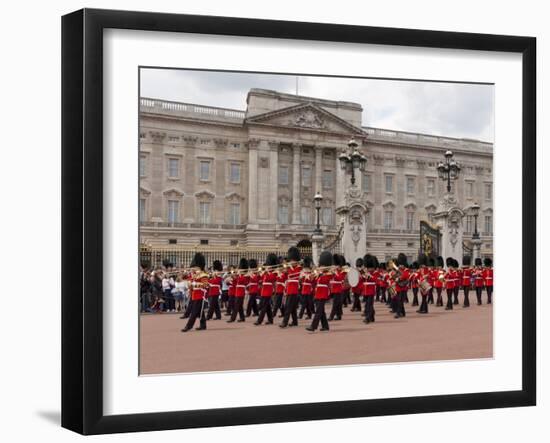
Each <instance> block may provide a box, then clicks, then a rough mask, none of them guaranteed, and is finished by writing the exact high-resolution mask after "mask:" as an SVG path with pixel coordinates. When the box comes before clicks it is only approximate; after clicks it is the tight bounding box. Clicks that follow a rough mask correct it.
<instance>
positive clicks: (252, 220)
mask: <svg viewBox="0 0 550 443" xmlns="http://www.w3.org/2000/svg"><path fill="white" fill-rule="evenodd" d="M257 222H258V150H257V148H256V146H250V147H249V150H248V223H249V224H256V223H257Z"/></svg>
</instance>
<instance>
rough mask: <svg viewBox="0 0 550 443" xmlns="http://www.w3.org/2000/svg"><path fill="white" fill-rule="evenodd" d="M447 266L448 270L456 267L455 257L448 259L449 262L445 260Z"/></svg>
mask: <svg viewBox="0 0 550 443" xmlns="http://www.w3.org/2000/svg"><path fill="white" fill-rule="evenodd" d="M445 264H446V265H447V267H448V268H451V267H454V265H455V259H454V258H453V257H447V260H445Z"/></svg>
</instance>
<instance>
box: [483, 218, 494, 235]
mask: <svg viewBox="0 0 550 443" xmlns="http://www.w3.org/2000/svg"><path fill="white" fill-rule="evenodd" d="M485 232H493V216H492V215H486V216H485Z"/></svg>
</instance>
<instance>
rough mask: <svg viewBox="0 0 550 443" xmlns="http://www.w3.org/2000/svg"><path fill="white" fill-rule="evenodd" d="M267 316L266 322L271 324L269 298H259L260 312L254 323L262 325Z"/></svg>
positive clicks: (271, 313)
mask: <svg viewBox="0 0 550 443" xmlns="http://www.w3.org/2000/svg"><path fill="white" fill-rule="evenodd" d="M266 315H267V322H268V323H273V311H272V310H271V297H260V312H259V314H258V320H256V323H262V322H263V321H264V317H265V316H266Z"/></svg>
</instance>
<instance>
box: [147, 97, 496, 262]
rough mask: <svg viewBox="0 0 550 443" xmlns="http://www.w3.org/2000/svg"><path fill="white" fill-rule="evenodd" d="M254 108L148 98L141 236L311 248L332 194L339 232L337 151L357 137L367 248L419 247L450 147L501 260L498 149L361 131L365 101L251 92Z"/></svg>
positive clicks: (331, 216) (332, 222)
mask: <svg viewBox="0 0 550 443" xmlns="http://www.w3.org/2000/svg"><path fill="white" fill-rule="evenodd" d="M246 104H247V106H246V110H245V111H242V110H234V109H223V108H216V107H209V106H202V105H200V104H191V103H179V102H170V101H165V100H157V99H155V98H145V97H142V98H141V99H140V135H139V137H140V148H139V149H140V153H139V159H140V162H139V174H140V187H139V217H140V241H141V242H142V243H143V244H149V245H158V246H161V245H178V247H179V246H180V245H183V247H197V246H199V245H200V246H202V247H220V248H222V247H223V248H231V247H239V248H240V247H242V248H247V247H249V248H270V247H273V248H279V249H284V248H286V247H288V246H291V245H295V244H300V243H301V244H304V243H307V242H308V241H309V239H310V237H311V234H312V231H313V230H314V229H315V224H316V210H315V209H314V204H313V197H314V195H315V194H316V192H320V193H321V194H322V196H323V200H322V208H321V210H320V222H321V228H322V229H323V232H324V233H325V234H326V235H327V243H334V242H335V241H337V239H338V236H339V220H338V215H337V214H336V209H337V208H338V207H339V206H341V205H342V204H343V200H344V193H345V189H346V186H348V185H349V176H346V175H345V173H344V171H343V170H342V169H341V168H340V166H339V160H338V154H339V153H340V152H341V151H342V150H343V149H346V147H347V144H348V142H349V140H350V139H351V138H354V139H355V140H356V141H357V142H358V143H359V149H360V150H361V152H362V153H364V154H365V155H366V156H367V158H368V163H367V168H366V171H365V173H362V174H360V175H359V177H357V182H358V184H359V186H360V188H361V189H362V191H363V195H364V201H365V203H366V205H367V207H368V209H369V211H368V216H367V217H368V218H367V226H368V237H367V250H368V251H369V252H371V253H373V254H376V255H377V256H378V257H379V259H382V260H384V259H386V258H387V257H389V256H394V255H396V254H397V253H398V252H404V253H405V254H406V255H408V256H409V257H410V258H413V257H416V255H417V253H418V250H419V234H418V232H419V222H420V220H428V221H429V220H430V218H431V216H432V214H433V213H434V212H435V211H436V209H437V206H438V203H439V201H440V199H441V197H442V196H443V194H444V192H445V183H443V182H442V180H440V179H439V178H438V174H437V170H436V166H437V163H438V162H439V161H442V160H443V159H444V153H445V152H446V151H447V150H452V151H453V153H454V155H455V159H456V160H457V161H458V162H459V163H460V164H461V166H462V171H461V174H460V177H459V179H458V180H456V181H455V182H454V183H453V184H452V186H453V192H455V193H456V197H457V198H458V201H459V204H460V206H461V207H462V209H463V210H464V211H465V213H466V214H467V215H466V217H465V219H464V224H465V238H464V239H465V243H466V245H467V244H468V242H469V240H470V239H471V237H472V233H473V231H474V220H473V217H472V216H471V215H468V209H469V207H470V206H471V205H473V204H474V203H478V204H479V205H480V207H481V209H480V211H479V217H478V231H479V232H480V234H481V239H482V247H481V254H482V256H491V255H492V243H493V241H492V230H493V229H492V226H493V216H492V214H493V174H492V167H493V145H492V143H486V142H481V141H477V140H470V139H457V138H451V137H442V136H434V135H425V134H417V133H411V132H402V131H394V130H390V129H380V128H372V127H364V126H362V124H361V122H362V112H363V108H362V106H361V105H360V104H358V103H351V102H345V101H333V100H325V99H321V98H313V97H304V96H299V95H292V94H285V93H280V92H276V91H270V90H265V89H251V90H250V91H249V93H248V95H247V98H246Z"/></svg>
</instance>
